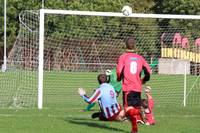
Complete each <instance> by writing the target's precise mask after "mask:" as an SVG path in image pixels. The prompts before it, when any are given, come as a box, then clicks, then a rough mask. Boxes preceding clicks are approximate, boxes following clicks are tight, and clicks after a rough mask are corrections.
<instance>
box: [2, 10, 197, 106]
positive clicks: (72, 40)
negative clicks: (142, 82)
mask: <svg viewBox="0 0 200 133" xmlns="http://www.w3.org/2000/svg"><path fill="white" fill-rule="evenodd" d="M193 21H194V20H193ZM193 21H191V20H184V21H183V20H169V19H168V20H165V19H162V20H161V19H142V18H120V17H97V16H76V15H73V16H72V15H50V14H46V15H45V29H44V30H45V36H44V106H45V107H55V106H56V107H59V106H62V107H63V106H70V105H79V104H80V102H79V100H80V98H79V96H78V95H77V89H78V88H79V87H83V88H86V89H87V92H88V93H89V94H91V93H92V92H93V89H94V88H96V87H97V86H98V84H97V81H96V76H97V75H98V73H99V72H101V71H105V70H106V69H112V68H113V67H114V66H115V65H116V62H117V58H118V57H119V55H120V54H122V53H123V52H124V48H125V47H124V41H125V40H126V39H127V38H128V37H129V36H134V37H135V38H136V42H137V46H136V47H137V53H139V54H142V55H143V56H144V57H145V59H146V60H147V61H148V63H149V64H150V66H151V68H152V70H153V74H152V77H151V81H150V82H149V83H148V85H150V86H151V87H152V89H153V90H152V95H153V97H154V99H155V105H156V106H169V105H172V106H173V105H176V106H181V105H183V99H184V98H183V96H184V95H183V94H184V81H186V82H187V84H186V85H187V87H186V89H187V92H188V93H187V94H188V95H187V105H200V101H199V96H200V90H199V77H198V75H199V71H200V70H199V69H200V64H199V63H200V51H199V49H200V46H199V45H196V44H194V43H193V42H194V40H195V39H196V38H198V34H196V31H195V30H196V29H194V30H193V29H190V27H189V28H188V27H183V26H182V24H180V25H177V24H178V23H180V22H181V23H183V24H185V23H191V22H193ZM194 22H195V23H196V21H194ZM195 23H194V24H195ZM195 26H196V25H195ZM198 27H199V26H197V27H196V28H198ZM38 31H39V16H38V13H37V12H33V11H24V12H22V13H21V14H20V31H19V35H18V38H17V40H16V43H15V45H14V47H13V49H12V51H11V53H10V56H9V60H8V64H9V69H8V70H7V72H5V73H2V74H1V76H3V79H4V80H2V81H0V82H2V83H1V91H3V93H4V94H6V96H3V97H1V98H2V100H0V101H1V103H3V102H4V106H32V107H33V106H35V105H36V102H37V75H38V74H37V69H38V48H39V46H38V42H39V40H38V37H39V32H38ZM176 35H177V36H176ZM178 35H180V36H181V38H180V36H178ZM194 36H195V37H194ZM183 37H185V38H186V37H187V38H186V39H183ZM199 37H200V36H199ZM180 39H181V41H180ZM187 39H188V41H187ZM184 40H185V41H184ZM187 53H188V56H186V55H187ZM185 64H187V65H185ZM184 73H186V74H187V79H186V80H184ZM11 80H12V81H11ZM3 93H1V95H4V94H3ZM15 99H17V102H16V100H15ZM18 99H19V100H18ZM15 104H17V105H15Z"/></svg>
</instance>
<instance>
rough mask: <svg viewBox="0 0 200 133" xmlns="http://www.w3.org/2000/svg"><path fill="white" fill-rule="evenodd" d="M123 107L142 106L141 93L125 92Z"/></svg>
mask: <svg viewBox="0 0 200 133" xmlns="http://www.w3.org/2000/svg"><path fill="white" fill-rule="evenodd" d="M123 105H124V107H128V106H133V107H139V106H141V92H135V91H130V92H123Z"/></svg>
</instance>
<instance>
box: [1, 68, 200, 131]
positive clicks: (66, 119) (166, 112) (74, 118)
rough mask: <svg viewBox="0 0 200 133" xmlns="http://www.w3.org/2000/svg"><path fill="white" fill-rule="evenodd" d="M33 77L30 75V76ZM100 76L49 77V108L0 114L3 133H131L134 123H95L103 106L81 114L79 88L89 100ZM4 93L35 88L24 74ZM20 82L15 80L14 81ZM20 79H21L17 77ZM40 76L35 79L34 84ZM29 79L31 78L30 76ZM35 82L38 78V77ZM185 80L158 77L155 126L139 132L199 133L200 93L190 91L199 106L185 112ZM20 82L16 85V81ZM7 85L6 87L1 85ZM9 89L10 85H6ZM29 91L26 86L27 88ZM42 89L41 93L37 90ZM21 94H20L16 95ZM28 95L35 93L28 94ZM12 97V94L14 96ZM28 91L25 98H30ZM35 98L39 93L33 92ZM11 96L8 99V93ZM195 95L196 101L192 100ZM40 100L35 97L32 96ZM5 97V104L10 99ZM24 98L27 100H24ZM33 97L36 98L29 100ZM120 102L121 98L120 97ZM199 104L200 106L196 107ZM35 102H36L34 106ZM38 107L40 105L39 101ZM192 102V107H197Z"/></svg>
mask: <svg viewBox="0 0 200 133" xmlns="http://www.w3.org/2000/svg"><path fill="white" fill-rule="evenodd" d="M29 75H31V74H30V73H29ZM33 75H34V74H33ZM96 75H97V73H86V72H82V73H66V72H62V73H57V72H53V73H45V75H44V76H45V78H44V108H43V109H42V110H38V109H36V108H33V109H26V108H25V109H19V108H17V107H12V108H11V109H7V108H4V109H0V123H1V124H0V132H1V133H94V132H95V133H129V132H130V129H131V125H130V123H129V122H102V121H98V120H96V119H95V120H93V119H91V118H90V115H91V114H92V113H93V112H95V111H98V106H97V105H95V107H94V109H93V110H92V111H89V112H82V113H81V112H79V110H80V109H84V108H85V107H86V105H87V104H86V103H84V102H83V101H82V99H81V98H80V97H79V96H78V94H77V88H78V87H83V88H85V89H86V90H87V92H88V94H89V95H90V94H91V93H92V91H93V89H94V88H95V87H97V85H98V84H97V82H96ZM0 77H1V78H2V79H3V78H5V77H6V81H3V80H1V81H0V82H1V92H2V93H5V92H8V91H9V90H5V88H4V87H8V88H9V87H10V88H11V87H13V86H11V85H9V84H11V83H12V84H15V86H17V88H20V89H26V88H28V87H29V86H30V87H33V88H34V86H35V85H31V84H36V83H37V82H36V80H34V81H33V82H31V81H27V82H22V83H21V81H20V80H22V79H23V80H25V77H26V76H25V75H23V76H20V77H19V76H18V74H11V73H10V74H9V75H6V76H5V75H2V74H1V73H0ZM13 77H15V78H16V79H15V80H11V79H12V78H13ZM17 77H18V78H17ZM33 77H35V76H30V79H32V78H33ZM26 78H27V77H26ZM187 78H188V80H187V81H188V82H187V86H188V89H189V88H190V87H191V86H192V84H193V82H194V81H195V79H196V77H195V76H188V77H187ZM33 79H35V78H33ZM183 79H184V78H183V76H182V75H171V76H169V75H168V76H166V75H153V76H152V78H151V82H149V83H148V85H151V86H152V88H153V90H152V94H153V97H154V99H155V108H154V115H155V119H156V125H155V126H151V127H148V126H144V125H139V132H140V133H199V132H200V124H199V123H200V111H199V110H200V104H199V103H200V102H199V101H198V100H199V97H198V96H200V95H199V94H200V93H199V92H200V91H199V89H200V88H198V87H196V88H195V89H194V92H195V94H193V92H191V97H189V98H191V99H188V101H192V100H194V102H188V103H191V104H188V106H186V107H182V105H181V103H182V95H183V93H182V92H183ZM14 81H15V82H14ZM2 84H4V86H3V85H2ZM5 84H6V85H5ZM24 86H25V87H24ZM35 89H37V88H35ZM12 91H16V90H14V89H13V90H12ZM26 91H28V92H29V91H30V90H29V89H28V90H26ZM9 92H10V93H11V91H9ZM28 92H26V93H24V94H29V93H28ZM31 92H33V93H36V92H37V91H36V90H31ZM7 95H8V94H7ZM192 95H194V96H195V97H192ZM33 96H35V95H33ZM5 97H6V96H5V95H3V94H1V98H0V100H1V99H3V98H4V99H5ZM22 97H23V96H22ZM30 97H31V96H30ZM118 99H119V101H120V102H121V96H120V97H119V98H118ZM195 101H197V102H195ZM33 102H34V101H33ZM35 103H37V101H36V102H35ZM192 103H193V104H192Z"/></svg>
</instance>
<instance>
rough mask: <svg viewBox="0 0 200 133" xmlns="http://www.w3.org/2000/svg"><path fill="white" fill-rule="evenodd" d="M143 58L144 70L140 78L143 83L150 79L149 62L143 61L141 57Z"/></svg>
mask: <svg viewBox="0 0 200 133" xmlns="http://www.w3.org/2000/svg"><path fill="white" fill-rule="evenodd" d="M142 60H143V66H142V69H143V71H144V77H143V79H142V84H145V83H146V82H147V81H149V80H150V75H151V68H150V66H149V64H148V63H147V62H146V61H145V59H144V58H143V57H142Z"/></svg>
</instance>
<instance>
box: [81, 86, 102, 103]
mask: <svg viewBox="0 0 200 133" xmlns="http://www.w3.org/2000/svg"><path fill="white" fill-rule="evenodd" d="M79 95H80V96H81V97H82V98H83V99H84V101H85V102H87V103H89V104H91V103H94V102H96V101H97V100H98V99H99V98H100V96H101V92H100V90H99V89H96V91H95V92H94V93H93V95H92V96H91V97H88V96H87V95H86V92H85V90H84V89H83V88H79Z"/></svg>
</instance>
